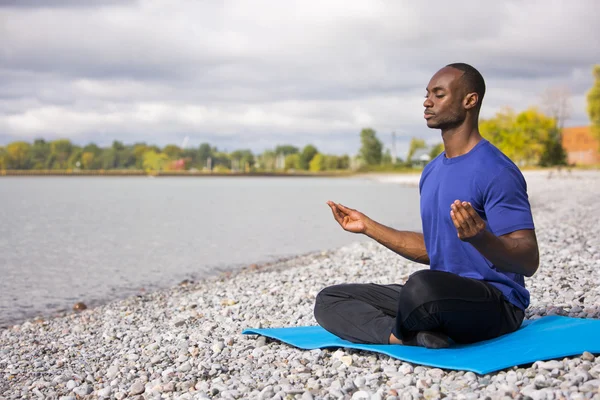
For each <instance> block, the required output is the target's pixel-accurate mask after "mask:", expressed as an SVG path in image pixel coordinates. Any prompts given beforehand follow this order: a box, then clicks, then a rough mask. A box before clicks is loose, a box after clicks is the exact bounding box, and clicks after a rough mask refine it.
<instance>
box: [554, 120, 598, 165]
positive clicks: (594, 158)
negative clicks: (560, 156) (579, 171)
mask: <svg viewBox="0 0 600 400" xmlns="http://www.w3.org/2000/svg"><path fill="white" fill-rule="evenodd" d="M562 145H563V147H564V149H565V151H566V153H567V162H568V163H569V164H579V165H597V164H600V143H599V142H598V140H597V139H596V138H595V137H594V136H593V135H592V129H591V127H589V126H577V127H573V128H563V130H562Z"/></svg>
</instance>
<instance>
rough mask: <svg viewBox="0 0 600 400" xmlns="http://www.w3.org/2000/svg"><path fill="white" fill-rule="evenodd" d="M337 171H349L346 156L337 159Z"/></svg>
mask: <svg viewBox="0 0 600 400" xmlns="http://www.w3.org/2000/svg"><path fill="white" fill-rule="evenodd" d="M338 169H350V156H349V155H348V154H344V155H343V156H341V157H339V158H338Z"/></svg>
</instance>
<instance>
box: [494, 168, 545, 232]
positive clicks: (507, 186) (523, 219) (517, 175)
mask: <svg viewBox="0 0 600 400" xmlns="http://www.w3.org/2000/svg"><path fill="white" fill-rule="evenodd" d="M484 211H485V215H486V218H487V223H488V226H489V229H490V230H491V231H492V232H493V233H494V234H495V235H497V236H501V235H506V234H507V233H511V232H514V231H518V230H521V229H534V225H533V217H532V215H531V206H530V204H529V197H528V196H527V183H526V182H525V178H523V175H522V174H521V172H520V171H519V170H518V169H516V168H512V167H507V168H504V169H503V170H502V171H500V173H499V174H498V175H496V177H495V178H494V179H492V180H491V181H490V183H489V185H488V187H487V189H486V190H485V191H484Z"/></svg>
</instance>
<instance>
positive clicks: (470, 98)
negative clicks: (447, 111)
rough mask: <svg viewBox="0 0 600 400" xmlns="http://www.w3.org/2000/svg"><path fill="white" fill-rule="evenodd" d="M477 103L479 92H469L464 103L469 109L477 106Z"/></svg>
mask: <svg viewBox="0 0 600 400" xmlns="http://www.w3.org/2000/svg"><path fill="white" fill-rule="evenodd" d="M477 103H479V95H478V94H477V93H475V92H473V93H468V94H467V95H466V96H465V101H464V105H465V108H466V109H467V110H470V109H472V108H475V106H477Z"/></svg>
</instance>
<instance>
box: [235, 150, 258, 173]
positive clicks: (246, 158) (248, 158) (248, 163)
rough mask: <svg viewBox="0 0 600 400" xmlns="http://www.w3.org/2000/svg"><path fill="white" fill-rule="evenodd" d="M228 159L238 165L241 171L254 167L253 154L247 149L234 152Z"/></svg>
mask: <svg viewBox="0 0 600 400" xmlns="http://www.w3.org/2000/svg"><path fill="white" fill-rule="evenodd" d="M230 158H231V160H232V161H235V162H236V163H237V164H238V167H239V169H241V170H242V171H245V170H246V167H248V168H252V167H254V154H252V151H250V150H249V149H244V150H236V151H234V152H232V153H231V154H230Z"/></svg>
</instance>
